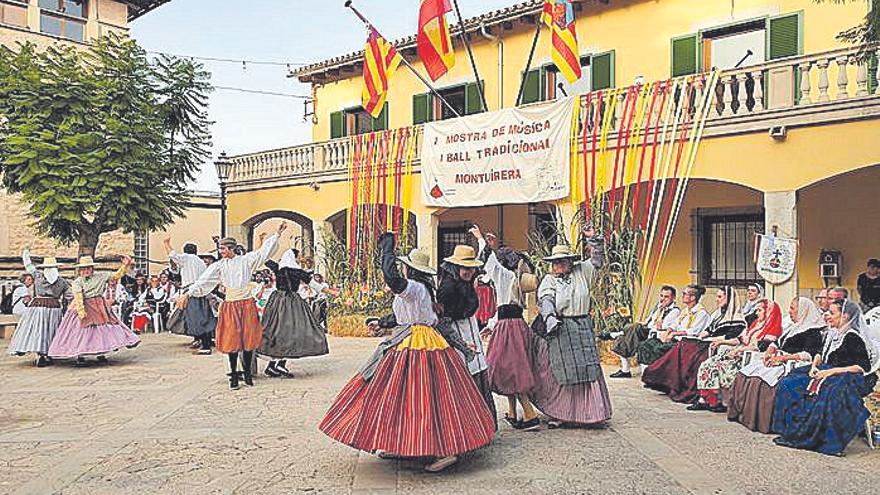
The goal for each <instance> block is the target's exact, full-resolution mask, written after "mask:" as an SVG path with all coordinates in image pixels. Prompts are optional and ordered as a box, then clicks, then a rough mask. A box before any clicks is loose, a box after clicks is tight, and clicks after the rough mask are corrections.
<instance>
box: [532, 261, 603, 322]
mask: <svg viewBox="0 0 880 495" xmlns="http://www.w3.org/2000/svg"><path fill="white" fill-rule="evenodd" d="M595 273H596V269H595V267H594V266H593V263H591V262H590V261H578V262H575V263H574V266H573V267H572V271H571V274H569V275H568V276H567V277H556V276H554V275H549V274H548V275H545V276H544V280H542V281H541V286H540V287H538V299H539V300H542V301H543V300H544V299H545V298H553V302H554V306H555V307H556V315H557V316H567V317H573V316H586V315H588V314H590V287H591V286H592V284H593V276H594V274H595Z"/></svg>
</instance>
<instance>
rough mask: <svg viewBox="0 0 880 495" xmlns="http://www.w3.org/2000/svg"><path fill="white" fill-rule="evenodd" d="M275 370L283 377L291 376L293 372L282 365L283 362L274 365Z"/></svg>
mask: <svg viewBox="0 0 880 495" xmlns="http://www.w3.org/2000/svg"><path fill="white" fill-rule="evenodd" d="M275 371H277V372H278V374H279V375H281V376H283V377H284V378H293V373H291V372H290V370H288V369H287V366H284V365H283V364H279V365H277V366H275Z"/></svg>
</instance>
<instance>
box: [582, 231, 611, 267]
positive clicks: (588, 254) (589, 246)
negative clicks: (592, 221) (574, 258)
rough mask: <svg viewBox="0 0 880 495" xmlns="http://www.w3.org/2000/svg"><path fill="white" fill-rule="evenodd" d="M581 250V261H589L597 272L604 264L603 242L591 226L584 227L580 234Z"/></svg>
mask: <svg viewBox="0 0 880 495" xmlns="http://www.w3.org/2000/svg"><path fill="white" fill-rule="evenodd" d="M581 250H582V253H581V256H582V257H583V259H584V260H586V259H589V260H590V264H592V265H593V267H594V268H596V269H597V270H598V269H599V268H602V266H603V265H604V264H605V241H604V239H603V238H602V236H601V235H597V234H596V230H595V229H593V227H592V226H591V225H587V226H585V227H584V229H583V231H582V232H581Z"/></svg>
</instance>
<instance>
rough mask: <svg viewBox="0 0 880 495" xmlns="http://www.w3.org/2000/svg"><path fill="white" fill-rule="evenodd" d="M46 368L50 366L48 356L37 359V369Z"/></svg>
mask: <svg viewBox="0 0 880 495" xmlns="http://www.w3.org/2000/svg"><path fill="white" fill-rule="evenodd" d="M46 366H49V362H48V361H47V360H46V356H40V358H39V359H37V368H45V367H46Z"/></svg>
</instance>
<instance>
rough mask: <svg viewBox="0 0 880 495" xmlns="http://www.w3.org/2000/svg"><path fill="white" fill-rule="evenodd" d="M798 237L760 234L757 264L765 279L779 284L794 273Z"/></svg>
mask: <svg viewBox="0 0 880 495" xmlns="http://www.w3.org/2000/svg"><path fill="white" fill-rule="evenodd" d="M797 248H798V242H797V239H786V238H783V237H775V236H772V235H760V234H759V235H758V243H757V256H756V259H755V266H756V267H757V269H758V275H760V276H761V277H762V278H763V279H764V280H766V281H767V282H769V283H771V284H773V285H779V284H781V283H783V282H785V281H787V280H788V279H790V278H791V277H792V275H794V270H795V264H796V263H797Z"/></svg>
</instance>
